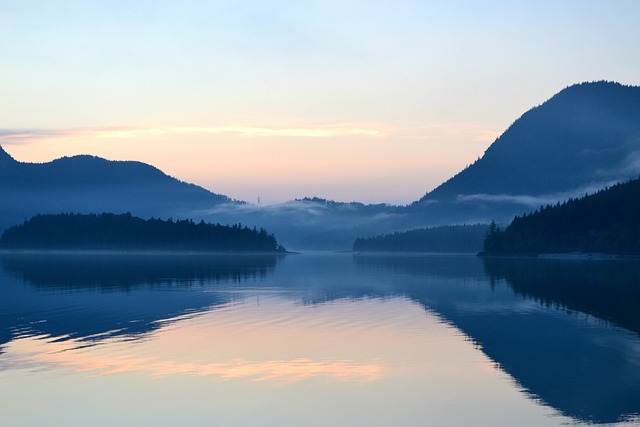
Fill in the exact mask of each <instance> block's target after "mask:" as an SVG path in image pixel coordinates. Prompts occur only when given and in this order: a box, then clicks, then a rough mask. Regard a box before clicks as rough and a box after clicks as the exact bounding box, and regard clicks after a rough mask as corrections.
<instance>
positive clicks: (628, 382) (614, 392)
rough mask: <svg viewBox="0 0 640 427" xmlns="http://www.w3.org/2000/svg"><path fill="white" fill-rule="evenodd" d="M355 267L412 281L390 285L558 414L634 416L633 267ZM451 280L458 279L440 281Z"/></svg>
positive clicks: (366, 263) (463, 262)
mask: <svg viewBox="0 0 640 427" xmlns="http://www.w3.org/2000/svg"><path fill="white" fill-rule="evenodd" d="M355 262H356V265H358V266H360V267H361V268H369V269H371V268H374V269H377V270H378V271H381V272H387V273H390V274H392V275H393V276H396V277H397V276H403V275H404V276H405V277H412V278H416V279H418V280H416V281H411V282H399V283H403V285H400V286H399V287H398V288H397V291H398V292H402V293H403V294H405V295H407V296H408V297H409V298H411V299H413V300H415V301H418V302H420V303H421V304H423V306H424V307H425V309H427V310H433V311H435V312H437V313H438V314H439V315H441V316H442V317H443V318H444V319H446V320H447V321H449V322H450V323H451V324H452V325H454V326H456V327H457V328H459V329H460V330H461V331H463V332H464V333H465V334H467V335H468V336H469V337H470V338H471V339H472V340H473V341H474V342H476V343H477V345H478V346H479V347H480V348H481V350H482V351H483V352H484V353H485V354H486V355H487V356H489V357H490V358H491V359H492V360H494V361H495V362H496V364H497V365H498V366H499V367H500V368H501V369H502V370H504V371H505V372H507V373H508V374H509V375H510V376H511V377H513V378H514V379H515V381H517V382H518V383H519V384H520V385H521V386H522V387H524V388H525V389H526V390H527V391H528V393H530V394H531V395H532V396H533V397H534V398H538V399H540V400H541V401H542V402H544V403H545V404H548V405H550V406H552V407H554V408H556V409H558V410H559V411H561V412H562V413H563V414H565V415H568V416H570V417H573V418H575V419H578V420H582V421H585V422H595V423H612V422H616V421H621V420H624V419H627V418H629V417H637V414H638V413H640V342H639V340H638V332H639V331H640V311H639V310H638V307H640V287H639V285H640V262H638V261H568V260H535V259H485V260H482V261H481V260H477V259H476V260H470V259H465V258H464V257H445V256H440V257H438V256H432V257H411V256H408V257H395V256H386V257H385V256H363V257H356V258H355ZM479 267H480V268H482V267H484V271H485V272H486V278H482V279H481V276H482V272H481V271H479ZM456 275H457V276H458V277H463V278H465V280H463V282H462V283H460V282H458V283H449V284H447V283H446V282H443V281H442V280H441V279H443V278H447V277H449V278H452V277H455V276H456ZM419 278H422V280H420V279H419ZM487 278H488V279H489V280H488V281H487ZM503 285H506V286H507V287H508V288H506V289H505V287H504V286H503ZM527 301H533V302H535V305H532V304H530V303H527ZM616 326H621V327H623V328H624V329H619V328H617V327H616Z"/></svg>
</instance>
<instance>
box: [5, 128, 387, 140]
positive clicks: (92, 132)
mask: <svg viewBox="0 0 640 427" xmlns="http://www.w3.org/2000/svg"><path fill="white" fill-rule="evenodd" d="M381 133H382V132H381V131H380V130H378V129H369V128H366V127H361V126H357V127H354V126H350V125H333V126H321V127H309V128H305V127H258V126H241V125H231V126H214V127H188V126H171V127H148V128H143V127H141V128H136V127H128V128H96V129H89V128H81V129H58V130H56V129H28V130H26V129H13V130H12V129H6V130H0V143H1V144H20V143H27V142H29V141H33V140H40V139H49V138H61V137H94V138H145V137H154V136H166V135H187V134H217V135H225V134H226V135H237V136H240V137H243V138H265V137H305V138H332V137H340V136H377V135H380V134H381Z"/></svg>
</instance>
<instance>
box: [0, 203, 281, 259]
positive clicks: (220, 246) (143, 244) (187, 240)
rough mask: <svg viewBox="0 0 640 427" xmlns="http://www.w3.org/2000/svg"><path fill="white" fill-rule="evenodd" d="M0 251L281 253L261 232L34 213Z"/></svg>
mask: <svg viewBox="0 0 640 427" xmlns="http://www.w3.org/2000/svg"><path fill="white" fill-rule="evenodd" d="M0 247H1V248H3V249H46V250H50V249H66V250H80V249H90V250H91V249H100V250H188V251H256V252H274V251H278V252H282V251H284V250H285V249H284V248H283V247H282V246H280V245H279V244H278V242H277V241H276V238H275V237H274V236H273V235H271V234H268V233H267V231H266V230H264V229H260V230H256V229H255V228H254V229H250V228H248V227H242V226H241V225H239V224H238V225H234V226H225V225H220V224H208V223H205V222H203V221H201V222H200V223H197V224H196V223H194V222H193V221H189V220H181V221H175V222H174V221H173V220H171V219H170V220H167V221H163V220H160V219H153V218H152V219H149V220H144V219H141V218H137V217H135V216H132V215H131V214H129V213H127V214H120V215H116V214H110V213H103V214H100V215H95V214H88V215H83V214H57V215H36V216H35V217H33V218H31V219H30V220H28V221H25V222H24V223H23V224H21V225H16V226H13V227H10V228H8V229H7V230H5V232H4V233H3V235H2V237H1V238H0Z"/></svg>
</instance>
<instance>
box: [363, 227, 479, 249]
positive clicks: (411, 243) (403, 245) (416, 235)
mask: <svg viewBox="0 0 640 427" xmlns="http://www.w3.org/2000/svg"><path fill="white" fill-rule="evenodd" d="M487 230H488V226H487V225H485V224H475V225H451V226H442V227H433V228H423V229H416V230H409V231H403V232H395V233H390V234H381V235H378V236H373V237H360V238H358V239H356V240H355V242H354V243H353V250H354V251H356V252H440V253H465V252H466V253H475V252H478V251H479V250H480V248H481V247H482V241H483V240H484V237H485V236H486V234H487Z"/></svg>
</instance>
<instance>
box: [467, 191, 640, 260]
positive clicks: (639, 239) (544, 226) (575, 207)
mask: <svg viewBox="0 0 640 427" xmlns="http://www.w3.org/2000/svg"><path fill="white" fill-rule="evenodd" d="M549 254H553V255H554V256H559V255H562V254H565V255H566V254H576V255H579V254H609V255H620V256H634V257H635V256H638V255H640V179H635V180H632V181H628V182H625V183H621V184H616V185H614V186H612V187H610V188H606V189H604V190H601V191H598V192H597V193H595V194H592V195H585V196H584V197H582V198H579V199H569V200H568V201H566V202H564V203H562V204H560V203H558V204H556V205H554V206H549V205H547V206H545V207H541V208H540V209H539V210H536V211H535V212H533V213H530V214H525V215H523V216H517V217H515V218H514V219H513V221H512V222H511V224H509V226H508V227H506V228H505V229H504V230H501V229H500V228H499V227H498V226H497V225H496V224H495V223H492V224H491V225H490V227H489V232H488V233H487V237H486V239H485V241H484V249H483V251H482V252H480V254H479V255H480V256H541V255H547V256H548V255H549Z"/></svg>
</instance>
